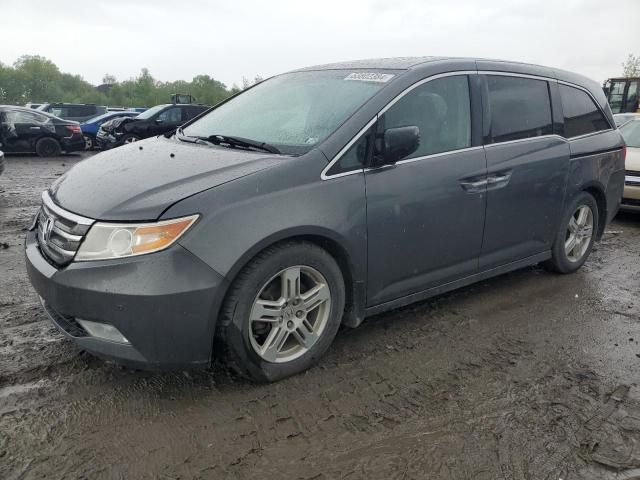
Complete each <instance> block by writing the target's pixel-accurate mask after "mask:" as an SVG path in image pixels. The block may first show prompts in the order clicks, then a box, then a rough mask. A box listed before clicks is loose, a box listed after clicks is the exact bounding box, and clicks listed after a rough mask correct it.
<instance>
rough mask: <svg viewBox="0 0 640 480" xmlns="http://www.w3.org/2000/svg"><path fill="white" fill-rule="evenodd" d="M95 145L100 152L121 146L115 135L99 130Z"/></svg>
mask: <svg viewBox="0 0 640 480" xmlns="http://www.w3.org/2000/svg"><path fill="white" fill-rule="evenodd" d="M96 145H97V147H98V148H99V149H100V150H109V149H110V148H115V147H119V146H120V145H121V144H120V140H119V139H118V138H117V137H116V136H115V135H112V134H110V133H106V132H105V131H104V130H100V131H98V134H97V135H96Z"/></svg>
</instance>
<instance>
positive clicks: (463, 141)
mask: <svg viewBox="0 0 640 480" xmlns="http://www.w3.org/2000/svg"><path fill="white" fill-rule="evenodd" d="M409 125H415V126H417V127H418V128H419V129H420V146H419V147H418V150H416V151H415V152H414V153H412V154H411V155H410V156H409V157H407V158H416V157H422V156H425V155H433V154H435V153H441V152H448V151H451V150H459V149H461V148H467V147H470V146H471V107H470V102H469V81H468V79H467V76H466V75H460V76H454V77H445V78H440V79H437V80H433V81H430V82H427V83H425V84H423V85H420V86H419V87H417V88H415V89H413V90H412V91H411V92H409V93H408V94H406V95H405V96H404V97H402V98H401V99H400V100H399V101H398V102H397V103H396V104H395V105H393V106H392V107H391V108H390V109H389V110H388V111H387V112H386V113H385V114H384V128H395V127H403V126H409Z"/></svg>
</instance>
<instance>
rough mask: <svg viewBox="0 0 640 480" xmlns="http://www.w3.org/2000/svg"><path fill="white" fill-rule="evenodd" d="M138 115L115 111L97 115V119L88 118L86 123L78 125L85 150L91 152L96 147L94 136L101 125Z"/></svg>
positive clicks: (136, 113) (130, 112)
mask: <svg viewBox="0 0 640 480" xmlns="http://www.w3.org/2000/svg"><path fill="white" fill-rule="evenodd" d="M138 115H139V113H138V112H132V111H126V110H125V111H119V110H117V111H110V112H107V113H103V114H102V115H98V116H97V117H93V118H90V119H89V120H87V121H86V122H82V123H81V124H80V128H81V129H82V135H83V137H84V141H85V144H86V149H87V150H91V149H93V148H94V147H95V146H96V135H97V134H98V130H99V129H100V125H102V124H103V123H105V122H107V121H109V120H114V119H116V118H133V117H137V116H138Z"/></svg>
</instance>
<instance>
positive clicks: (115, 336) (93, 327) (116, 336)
mask: <svg viewBox="0 0 640 480" xmlns="http://www.w3.org/2000/svg"><path fill="white" fill-rule="evenodd" d="M76 320H77V322H78V323H79V324H80V325H82V328H84V329H85V330H86V331H87V332H88V333H89V335H91V336H92V337H97V338H102V339H103V340H109V341H110V342H117V343H127V344H128V343H129V340H127V339H126V338H125V337H124V335H122V334H121V333H120V331H119V330H118V329H117V328H116V327H114V326H113V325H109V324H108V323H98V322H91V321H89V320H83V319H81V318H76Z"/></svg>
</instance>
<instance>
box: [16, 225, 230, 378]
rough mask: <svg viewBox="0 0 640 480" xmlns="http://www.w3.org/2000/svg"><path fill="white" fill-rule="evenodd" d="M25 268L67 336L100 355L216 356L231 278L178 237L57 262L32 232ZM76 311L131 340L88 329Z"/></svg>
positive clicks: (183, 361) (171, 365)
mask: <svg viewBox="0 0 640 480" xmlns="http://www.w3.org/2000/svg"><path fill="white" fill-rule="evenodd" d="M25 249H26V263H27V272H28V274H29V279H30V280H31V284H32V285H33V287H34V288H35V290H36V291H37V293H38V295H39V296H40V297H41V298H42V301H43V304H44V305H45V310H46V311H47V313H48V314H49V316H50V317H51V319H52V320H53V321H54V323H55V324H56V325H57V326H58V328H60V330H61V331H62V332H64V333H65V335H66V336H68V337H69V338H71V339H72V340H73V341H74V342H76V343H77V344H78V345H79V346H80V347H81V348H83V349H85V350H87V351H89V352H90V353H93V354H95V355H97V356H99V357H103V358H106V359H110V360H115V361H117V362H118V363H123V364H126V365H129V366H132V367H135V368H144V369H175V368H189V367H196V366H206V365H208V364H209V362H210V361H211V355H212V345H213V334H214V331H215V321H216V313H217V312H218V309H219V306H220V302H221V300H222V294H223V293H224V290H226V287H227V282H226V280H225V279H224V278H223V277H222V276H221V275H219V274H218V273H217V272H215V271H214V270H213V269H211V268H210V267H209V266H208V265H206V264H205V263H203V262H202V261H201V260H200V259H198V258H197V257H195V256H194V255H193V254H191V253H190V252H188V251H187V250H185V249H184V248H183V247H181V246H180V245H179V244H175V245H173V246H172V247H171V248H169V249H168V250H166V251H163V252H157V253H153V254H150V255H143V256H140V257H132V258H129V259H120V260H117V261H116V260H109V261H96V262H75V263H71V264H70V265H69V266H67V267H64V268H62V269H56V268H55V267H53V266H52V265H51V264H50V263H49V262H48V261H47V260H46V259H45V258H44V257H43V256H42V254H41V253H40V250H39V248H38V245H37V242H36V237H35V233H34V232H31V231H30V232H28V233H27V238H26V243H25ZM75 318H81V319H85V320H91V321H94V322H100V323H108V324H110V325H113V326H114V327H116V328H117V329H118V330H119V331H120V332H121V333H122V334H123V335H124V336H125V337H126V338H127V339H128V340H129V342H130V344H123V343H116V342H111V341H108V340H102V339H99V338H96V337H92V336H90V335H88V333H87V332H85V331H83V329H82V327H80V326H79V324H77V322H75V321H74V319H75Z"/></svg>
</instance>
